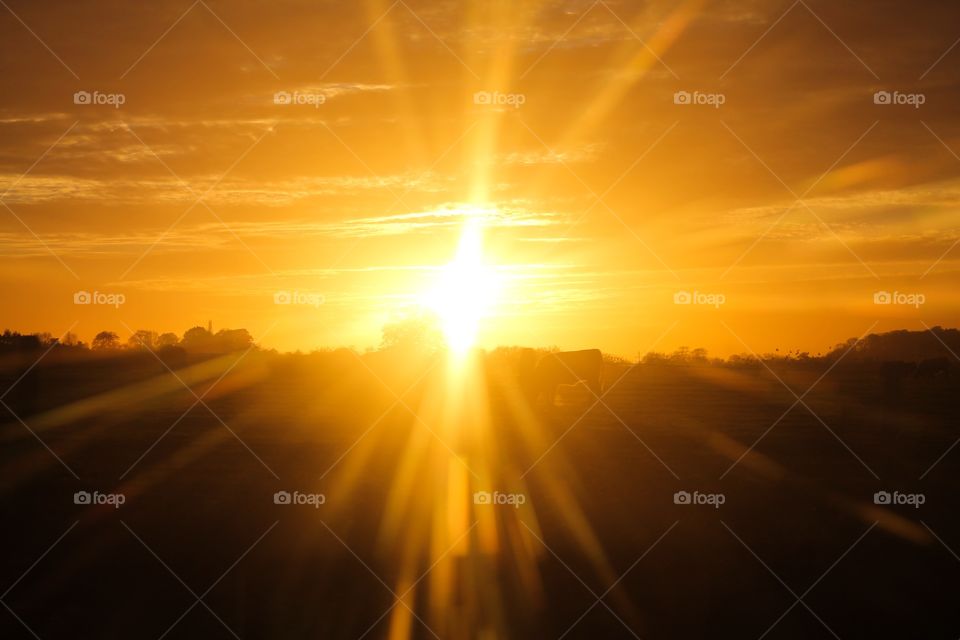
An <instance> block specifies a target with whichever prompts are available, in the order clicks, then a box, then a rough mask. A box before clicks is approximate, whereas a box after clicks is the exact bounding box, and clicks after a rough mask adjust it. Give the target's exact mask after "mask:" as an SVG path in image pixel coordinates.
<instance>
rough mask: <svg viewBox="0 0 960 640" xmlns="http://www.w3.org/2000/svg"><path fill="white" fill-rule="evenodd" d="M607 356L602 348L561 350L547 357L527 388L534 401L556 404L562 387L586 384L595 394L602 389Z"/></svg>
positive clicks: (535, 370)
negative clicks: (604, 362)
mask: <svg viewBox="0 0 960 640" xmlns="http://www.w3.org/2000/svg"><path fill="white" fill-rule="evenodd" d="M602 378H603V354H601V353H600V350H599V349H584V350H582V351H558V352H555V353H548V354H546V355H544V356H543V357H542V358H540V360H539V361H538V362H537V364H536V367H534V369H533V374H532V379H531V380H530V381H529V384H528V385H527V388H528V389H529V390H530V392H531V395H532V397H533V398H534V401H535V402H537V403H539V402H544V403H546V404H549V405H553V403H554V400H555V398H556V395H557V388H558V387H559V386H560V385H574V384H578V383H580V382H582V383H584V384H585V385H586V386H587V388H589V389H590V391H592V392H593V393H594V394H595V395H597V396H599V395H600V392H601V390H602V386H601V385H602Z"/></svg>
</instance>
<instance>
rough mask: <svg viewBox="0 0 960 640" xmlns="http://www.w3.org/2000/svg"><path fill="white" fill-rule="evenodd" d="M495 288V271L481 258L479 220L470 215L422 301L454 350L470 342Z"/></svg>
mask: <svg viewBox="0 0 960 640" xmlns="http://www.w3.org/2000/svg"><path fill="white" fill-rule="evenodd" d="M499 289H500V287H499V283H498V276H497V273H496V271H495V270H494V269H493V268H491V267H490V266H489V265H487V264H485V263H484V260H483V232H482V228H481V223H480V220H479V219H478V218H476V217H470V218H468V219H467V221H466V223H465V224H464V226H463V231H462V232H461V235H460V242H459V245H458V247H457V253H456V256H455V257H454V259H453V261H452V262H450V263H449V264H447V265H446V266H445V267H444V268H443V270H442V271H441V273H440V277H439V281H438V282H437V284H436V286H435V287H434V288H433V290H432V291H430V292H429V293H428V294H427V296H426V300H425V306H427V307H428V308H430V309H432V310H433V311H434V312H435V313H436V314H437V315H438V316H439V318H440V323H441V327H442V329H443V334H444V338H445V339H446V341H447V345H448V346H449V347H450V349H451V350H452V351H453V352H454V353H456V354H464V353H466V352H467V351H468V350H469V349H470V348H471V347H472V346H473V345H474V343H475V342H476V340H477V334H478V332H479V330H480V323H481V321H482V320H483V319H484V318H486V317H488V316H489V315H490V312H491V309H492V307H493V304H494V302H495V300H496V297H497V294H498V292H499Z"/></svg>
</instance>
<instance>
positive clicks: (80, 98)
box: [73, 91, 127, 109]
mask: <svg viewBox="0 0 960 640" xmlns="http://www.w3.org/2000/svg"><path fill="white" fill-rule="evenodd" d="M126 101H127V96H125V95H124V94H122V93H103V92H101V91H77V92H76V93H74V94H73V104H80V105H90V104H94V105H107V106H110V107H113V108H114V109H119V108H120V107H121V105H123V104H124V103H125V102H126Z"/></svg>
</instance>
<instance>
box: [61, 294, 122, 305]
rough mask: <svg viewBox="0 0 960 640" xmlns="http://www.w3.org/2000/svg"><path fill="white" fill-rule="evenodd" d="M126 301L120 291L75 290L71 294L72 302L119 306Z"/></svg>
mask: <svg viewBox="0 0 960 640" xmlns="http://www.w3.org/2000/svg"><path fill="white" fill-rule="evenodd" d="M126 301H127V296H125V295H123V294H122V293H105V292H103V291H94V292H93V293H90V292H89V291H77V292H76V293H74V294H73V304H105V305H110V306H113V307H119V306H120V305H122V304H123V303H125V302H126Z"/></svg>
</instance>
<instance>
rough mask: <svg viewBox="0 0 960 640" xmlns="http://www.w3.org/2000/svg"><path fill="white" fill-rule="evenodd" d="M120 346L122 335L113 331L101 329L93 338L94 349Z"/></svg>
mask: <svg viewBox="0 0 960 640" xmlns="http://www.w3.org/2000/svg"><path fill="white" fill-rule="evenodd" d="M119 346H120V336H118V335H117V334H116V333H114V332H113V331H101V332H100V333H98V334H97V335H96V336H94V338H93V348H94V349H116V348H117V347H119Z"/></svg>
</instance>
